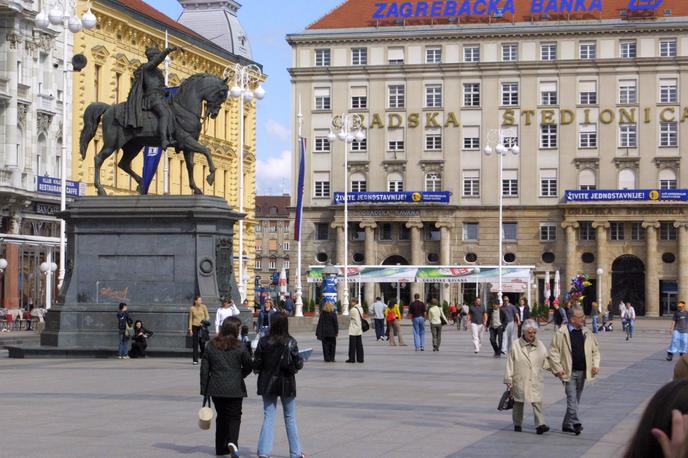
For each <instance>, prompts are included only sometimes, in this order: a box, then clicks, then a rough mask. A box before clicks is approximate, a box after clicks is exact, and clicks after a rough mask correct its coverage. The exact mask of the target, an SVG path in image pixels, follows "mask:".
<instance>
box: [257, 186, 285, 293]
mask: <svg viewBox="0 0 688 458" xmlns="http://www.w3.org/2000/svg"><path fill="white" fill-rule="evenodd" d="M290 200H291V199H290V197H289V195H283V196H258V197H257V198H256V221H257V225H256V271H255V275H256V276H255V286H256V288H257V289H258V288H262V289H264V290H266V291H269V290H270V289H271V288H272V289H276V288H275V287H276V284H275V282H274V281H273V276H274V275H275V274H278V275H279V273H280V272H281V271H282V269H284V270H285V272H286V274H287V278H289V272H290V269H291V259H290V253H291V251H292V248H293V247H292V244H293V243H292V241H293V239H294V233H293V232H292V231H291V225H290V220H289V203H290ZM289 289H292V288H289Z"/></svg>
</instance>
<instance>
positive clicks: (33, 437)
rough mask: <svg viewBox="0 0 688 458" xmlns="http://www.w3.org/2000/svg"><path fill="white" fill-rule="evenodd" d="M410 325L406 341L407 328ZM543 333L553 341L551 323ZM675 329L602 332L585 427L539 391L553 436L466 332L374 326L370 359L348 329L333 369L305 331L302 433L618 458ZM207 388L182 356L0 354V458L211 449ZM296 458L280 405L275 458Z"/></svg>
mask: <svg viewBox="0 0 688 458" xmlns="http://www.w3.org/2000/svg"><path fill="white" fill-rule="evenodd" d="M660 326H661V327H664V326H666V323H665V322H663V323H661V324H660ZM658 328H659V326H658ZM658 330H659V329H658ZM402 332H403V333H404V337H405V338H406V340H407V342H408V341H411V334H410V330H407V329H404V330H403V331H402ZM541 334H542V338H543V341H544V342H545V343H547V344H549V342H550V339H551V329H545V330H542V331H541ZM668 337H669V336H668V334H664V333H659V332H647V333H639V334H638V335H637V336H636V338H634V339H633V340H631V341H629V342H625V341H624V340H623V334H622V333H619V332H614V333H610V334H603V335H601V336H600V337H599V340H600V344H601V347H602V372H601V375H600V380H599V381H597V382H595V383H594V384H588V385H587V386H586V389H585V392H584V395H583V406H582V412H581V414H582V419H583V422H584V425H585V427H586V429H585V431H584V432H583V434H582V435H581V436H578V437H575V436H573V435H568V434H563V433H561V432H559V427H560V423H561V418H562V417H563V414H564V409H565V401H564V392H563V388H562V386H561V383H560V382H559V381H558V380H557V379H555V378H554V377H553V376H547V377H546V382H545V390H544V396H545V416H546V419H547V421H548V423H549V425H550V426H551V427H552V428H553V431H552V432H551V433H548V434H546V435H545V436H537V435H535V434H534V432H533V425H532V414H530V412H528V413H527V414H526V418H525V424H524V426H525V431H524V432H523V433H520V434H519V433H514V432H513V431H512V427H511V414H510V412H507V413H502V412H498V411H497V410H496V405H497V401H498V399H499V396H500V395H501V393H502V391H503V389H504V385H503V384H502V379H503V372H504V365H505V360H504V359H503V358H502V359H495V358H493V357H492V356H491V351H490V349H489V342H488V341H487V339H484V341H483V351H482V353H480V354H478V355H474V354H473V352H472V347H471V343H470V336H469V334H468V333H465V332H463V331H461V332H457V331H456V330H455V329H450V328H445V332H444V335H443V343H442V349H441V352H439V353H433V352H432V351H426V352H415V351H413V348H412V347H390V346H388V345H386V344H384V343H377V342H375V341H374V335H371V333H367V334H366V335H365V337H364V345H365V349H366V363H365V364H345V363H344V362H343V361H344V360H345V359H346V355H345V351H346V345H345V344H346V343H348V339H347V337H346V335H342V336H340V338H339V341H338V352H337V360H338V362H337V363H336V364H326V363H324V362H322V353H321V349H320V346H319V342H317V341H316V340H315V339H314V338H313V337H312V336H311V335H297V338H298V340H299V344H300V347H301V348H306V347H313V348H314V352H313V355H312V357H311V359H310V360H309V361H308V362H307V363H306V368H305V369H304V370H303V371H302V372H301V373H299V374H298V376H297V386H298V396H297V418H298V425H299V430H300V435H301V442H302V444H303V447H304V450H305V451H306V453H307V454H308V456H309V457H326V458H339V457H454V456H456V457H469V458H470V457H482V456H503V457H508V456H527V457H529V458H531V457H532V458H535V457H538V456H543V457H545V456H546V457H553V456H557V457H569V456H571V457H572V456H587V457H591V458H595V457H602V456H604V457H613V456H615V455H614V453H616V452H620V450H621V449H622V447H623V445H624V443H623V441H624V438H625V437H628V435H630V434H632V430H633V428H634V427H635V423H636V422H637V418H638V416H639V415H640V414H641V413H642V408H643V405H644V403H645V402H646V400H647V399H648V397H649V396H651V395H652V394H653V393H654V391H655V390H656V389H658V388H659V387H660V386H661V385H662V384H663V383H665V382H666V381H667V380H668V379H669V378H670V377H671V371H672V369H673V365H672V364H671V363H667V362H666V361H664V360H663V350H664V349H665V348H666V345H667V343H668ZM429 338H430V335H429V332H428V333H427V336H426V344H427V346H428V347H431V344H430V341H429ZM246 383H247V386H248V388H249V398H248V399H246V400H245V401H244V408H243V412H244V415H243V421H242V432H241V441H240V449H241V453H242V456H255V447H256V443H257V437H258V433H259V431H260V425H261V423H262V404H261V401H260V400H259V399H258V397H257V396H256V395H255V386H256V385H255V384H256V379H255V376H253V375H251V376H249V378H248V379H247V382H246ZM198 391H199V377H198V367H197V366H192V365H191V363H190V361H188V360H186V359H156V358H149V359H144V360H117V359H102V360H10V359H4V358H3V355H2V353H0V406H1V407H0V409H1V411H2V418H3V419H6V418H9V419H11V420H10V421H4V422H3V426H2V431H3V437H11V438H12V440H10V441H3V444H2V449H1V450H2V451H1V452H0V456H22V457H34V456H51V457H82V456H83V457H93V456H99V457H110V456H112V457H121V456H124V455H129V456H146V457H170V456H189V457H197V456H198V457H202V456H211V455H213V453H214V447H213V432H209V431H200V430H199V429H198V428H197V426H196V417H195V416H196V412H197V410H198V407H199V404H200V396H199V395H198ZM629 393H630V395H629ZM287 456H288V448H287V441H286V435H285V432H284V427H283V423H282V419H281V414H280V415H279V416H278V419H277V423H276V434H275V449H274V453H273V457H276V458H281V457H287Z"/></svg>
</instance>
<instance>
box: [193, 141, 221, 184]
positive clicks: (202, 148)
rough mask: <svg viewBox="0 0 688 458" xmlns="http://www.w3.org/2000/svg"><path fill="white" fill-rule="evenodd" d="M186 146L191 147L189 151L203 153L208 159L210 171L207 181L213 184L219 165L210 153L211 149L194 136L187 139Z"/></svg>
mask: <svg viewBox="0 0 688 458" xmlns="http://www.w3.org/2000/svg"><path fill="white" fill-rule="evenodd" d="M186 146H187V148H188V149H189V151H191V152H197V153H201V154H202V155H203V156H205V159H206V160H207V161H208V170H209V171H210V173H209V174H208V176H207V178H206V181H207V182H208V184H209V185H211V186H212V185H213V183H214V182H215V171H216V170H217V167H215V163H214V162H213V155H212V154H210V150H209V149H208V148H207V147H205V146H204V145H202V144H200V143H199V142H198V141H196V140H194V139H192V138H189V139H188V140H187V143H186Z"/></svg>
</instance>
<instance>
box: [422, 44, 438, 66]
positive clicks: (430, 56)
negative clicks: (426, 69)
mask: <svg viewBox="0 0 688 458" xmlns="http://www.w3.org/2000/svg"><path fill="white" fill-rule="evenodd" d="M425 63H426V64H441V63H442V48H441V47H440V46H432V47H428V48H425Z"/></svg>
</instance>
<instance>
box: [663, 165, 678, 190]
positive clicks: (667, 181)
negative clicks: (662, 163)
mask: <svg viewBox="0 0 688 458" xmlns="http://www.w3.org/2000/svg"><path fill="white" fill-rule="evenodd" d="M659 189H664V190H667V189H678V180H677V179H676V172H675V171H674V169H670V168H665V169H662V170H660V171H659Z"/></svg>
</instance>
